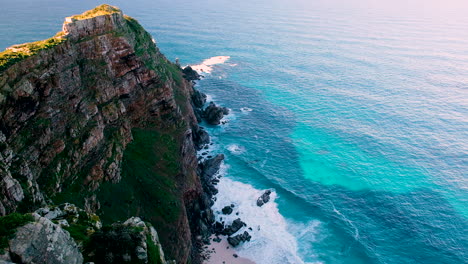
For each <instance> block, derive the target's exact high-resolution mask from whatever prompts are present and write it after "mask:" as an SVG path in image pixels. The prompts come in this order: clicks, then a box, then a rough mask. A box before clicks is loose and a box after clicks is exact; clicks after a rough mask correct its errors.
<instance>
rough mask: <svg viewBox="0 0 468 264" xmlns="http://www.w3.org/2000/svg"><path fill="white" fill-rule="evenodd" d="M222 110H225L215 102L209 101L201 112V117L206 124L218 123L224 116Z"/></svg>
mask: <svg viewBox="0 0 468 264" xmlns="http://www.w3.org/2000/svg"><path fill="white" fill-rule="evenodd" d="M228 111H229V110H228ZM224 112H225V111H224V110H223V108H222V107H219V106H217V105H216V104H215V103H213V102H210V105H209V106H208V107H207V108H206V109H205V111H204V112H203V117H204V118H205V120H206V122H207V123H208V124H210V125H219V124H220V123H221V119H222V118H223V117H224Z"/></svg>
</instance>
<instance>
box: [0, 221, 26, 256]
mask: <svg viewBox="0 0 468 264" xmlns="http://www.w3.org/2000/svg"><path fill="white" fill-rule="evenodd" d="M32 221H34V218H33V217H32V215H30V214H24V215H22V214H19V213H12V214H9V215H7V216H4V217H1V218H0V254H4V253H5V252H4V249H5V248H7V247H8V240H9V239H11V238H13V237H14V235H15V232H16V229H17V228H18V227H21V226H24V225H25V224H27V223H29V222H32Z"/></svg>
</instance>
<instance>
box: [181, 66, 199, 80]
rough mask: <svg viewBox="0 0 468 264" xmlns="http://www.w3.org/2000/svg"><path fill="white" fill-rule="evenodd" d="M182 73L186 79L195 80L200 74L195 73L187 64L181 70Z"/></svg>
mask: <svg viewBox="0 0 468 264" xmlns="http://www.w3.org/2000/svg"><path fill="white" fill-rule="evenodd" d="M182 73H183V74H184V78H185V79H187V80H188V81H196V80H200V78H201V76H200V74H198V73H197V71H195V70H194V69H192V67H190V66H187V67H185V68H184V69H183V70H182Z"/></svg>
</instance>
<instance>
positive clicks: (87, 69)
mask: <svg viewBox="0 0 468 264" xmlns="http://www.w3.org/2000/svg"><path fill="white" fill-rule="evenodd" d="M114 11H115V10H114ZM62 34H64V35H65V36H64V41H63V42H62V43H60V44H58V45H55V46H53V47H49V48H47V49H43V50H40V51H39V52H38V53H37V54H36V55H33V56H30V57H27V58H25V59H23V60H21V61H19V62H16V63H14V64H13V65H11V66H10V67H8V68H6V69H4V70H2V71H0V215H5V214H9V213H11V212H14V211H23V212H27V211H32V210H35V209H37V208H38V207H40V206H43V205H45V204H47V203H50V202H53V203H56V204H58V203H63V202H73V203H75V204H77V205H78V206H83V207H84V208H85V209H86V210H87V211H89V212H97V213H98V214H102V218H103V220H104V221H106V220H107V221H108V222H114V221H119V220H125V219H126V218H128V217H130V216H133V215H138V216H141V217H143V218H145V221H149V222H151V223H152V224H153V225H154V226H156V228H157V229H159V227H161V232H160V235H161V242H162V244H163V246H164V248H165V252H166V254H168V255H169V257H170V258H171V259H176V260H177V262H178V263H186V262H187V261H189V259H190V254H192V256H193V254H194V253H193V252H192V244H191V236H192V234H191V230H190V228H189V223H188V219H187V210H186V209H187V208H189V209H190V210H191V208H196V207H195V206H194V203H197V201H198V200H199V199H200V197H201V194H202V188H201V185H200V181H199V179H198V176H197V174H196V167H197V159H196V155H195V146H194V143H193V137H194V136H193V132H192V131H199V130H200V129H199V127H198V125H197V120H196V118H195V116H194V113H193V109H192V106H191V102H190V98H191V97H192V94H193V92H194V91H193V88H192V85H191V84H190V83H189V82H187V81H186V80H184V79H183V78H182V73H181V70H180V69H179V68H178V67H177V66H176V65H175V64H172V63H171V62H169V61H168V60H167V59H166V58H165V57H164V56H163V55H162V54H161V53H160V52H159V50H158V49H157V47H156V46H155V44H154V43H153V41H152V38H151V36H150V35H149V34H148V33H147V32H146V31H144V29H143V28H142V27H141V26H140V25H139V24H138V22H137V21H136V20H134V19H132V18H130V17H127V16H125V15H123V14H122V12H121V11H119V10H118V11H115V12H111V13H109V14H103V15H101V14H99V15H97V16H90V17H86V18H78V19H77V18H73V17H71V18H67V21H66V23H65V24H64V26H63V33H62ZM146 154H147V155H146ZM195 255H196V254H195Z"/></svg>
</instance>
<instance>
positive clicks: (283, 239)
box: [0, 0, 468, 263]
mask: <svg viewBox="0 0 468 264" xmlns="http://www.w3.org/2000/svg"><path fill="white" fill-rule="evenodd" d="M3 2H5V3H2V10H7V12H5V11H3V12H2V16H1V17H0V36H1V37H0V48H2V49H3V48H5V47H7V46H9V45H12V44H15V43H18V42H26V41H32V40H39V39H43V38H45V37H48V36H51V35H53V34H54V33H55V32H56V31H58V30H60V25H61V22H62V21H63V17H64V16H67V15H70V14H73V13H79V12H81V11H84V10H87V9H90V8H92V7H93V6H95V5H97V4H98V2H96V1H86V0H85V1H79V2H78V1H76V2H67V3H66V5H64V4H62V2H61V1H58V0H46V1H40V3H39V1H36V2H35V1H14V3H13V2H12V1H11V2H9V1H5V0H3ZM378 2H382V1H371V0H368V1H366V0H350V1H338V0H335V1H300V0H293V1H255V2H254V1H244V0H241V1H236V2H233V1H197V2H191V3H184V1H180V0H179V1H148V0H145V1H144V0H135V1H131V2H127V1H109V3H110V4H115V5H118V6H119V7H121V8H122V9H124V11H125V12H126V13H127V14H129V15H131V16H134V17H135V18H137V19H139V21H140V22H141V23H142V24H143V25H144V27H145V28H146V29H148V30H149V31H150V33H151V34H152V35H153V36H154V37H155V39H156V40H157V43H158V46H159V47H160V48H161V50H162V51H163V52H164V53H165V54H166V55H167V57H168V58H169V59H171V60H174V59H175V58H179V59H180V60H181V62H182V63H185V64H198V63H201V62H202V61H203V60H204V59H207V58H210V57H213V56H218V55H225V56H231V59H230V60H229V61H228V62H227V63H225V64H222V65H216V66H215V67H214V71H213V72H212V74H211V75H207V76H206V78H205V79H204V80H202V81H200V82H199V84H198V88H199V89H200V90H202V91H204V92H206V93H207V94H209V95H210V96H211V97H212V98H213V100H215V101H216V102H217V103H219V104H221V105H224V106H227V107H229V108H231V109H232V114H231V115H230V116H228V117H227V119H228V121H229V122H228V123H227V124H226V125H224V126H222V127H217V128H209V129H210V132H211V133H212V135H213V137H214V139H215V142H216V145H215V148H216V151H220V152H224V153H225V154H226V156H227V160H226V168H225V170H224V172H223V173H224V174H225V175H226V176H225V178H226V180H224V181H223V182H222V183H220V184H221V186H220V189H221V190H222V191H223V192H221V194H220V195H221V196H220V197H219V199H218V200H219V201H221V202H220V203H219V205H217V206H222V205H223V204H222V201H225V202H226V203H228V202H230V201H232V202H235V203H236V205H238V206H239V208H241V209H244V211H243V212H242V211H241V214H242V216H243V219H247V220H250V221H251V222H248V221H247V220H246V221H247V223H248V224H250V225H252V226H256V225H260V226H261V230H259V231H258V232H257V231H255V232H253V233H254V234H253V242H252V243H251V244H252V245H250V246H249V245H247V244H246V245H244V247H242V248H241V249H240V250H239V253H240V255H244V256H248V257H250V258H252V259H254V260H255V261H257V263H302V262H307V263H315V262H320V263H468V254H467V253H466V252H468V235H467V234H468V221H467V217H468V180H467V178H468V177H467V171H468V132H467V131H468V91H467V89H468V30H467V29H468V17H467V16H466V12H467V11H468V5H467V4H464V3H462V1H450V0H448V1H435V0H434V1H419V0H417V1H412V2H411V3H407V1H392V2H391V3H388V4H383V3H378ZM442 2H443V3H442ZM244 107H248V108H251V110H252V111H246V110H245V109H244V110H241V108H244ZM266 188H273V189H275V193H274V195H275V197H276V199H275V200H274V202H273V203H271V205H269V207H268V208H265V209H258V210H260V211H254V208H255V207H252V204H250V203H249V201H251V200H254V198H255V197H256V195H257V194H258V193H259V192H260V191H259V190H262V189H266ZM236 192H237V193H242V194H245V195H238V197H232V196H233V195H229V194H232V193H234V194H235V193H236ZM249 199H250V200H249ZM253 202H254V201H253ZM258 219H263V220H258ZM260 252H262V254H260Z"/></svg>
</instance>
